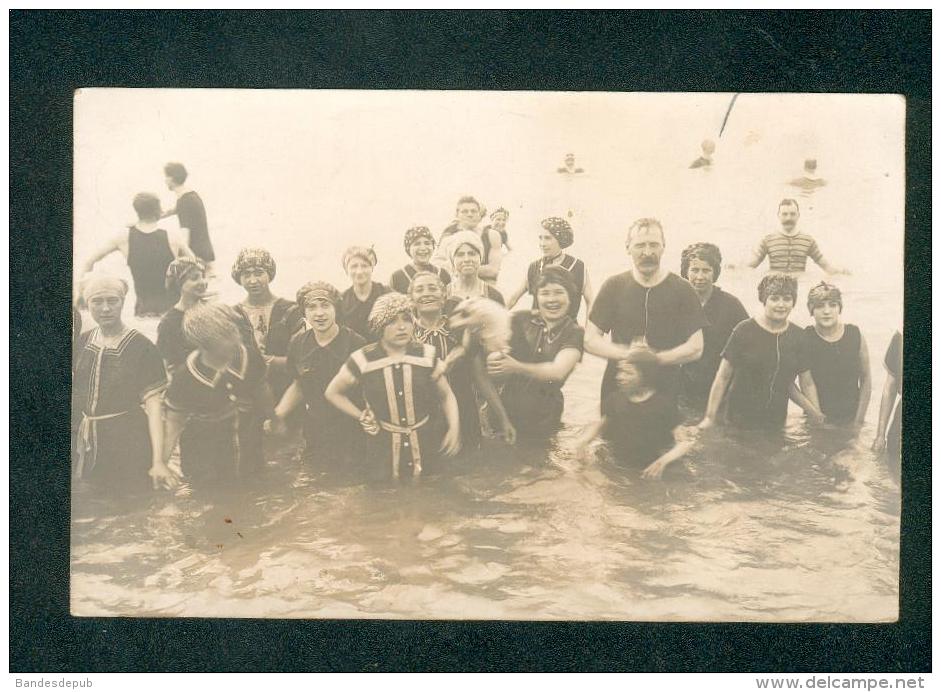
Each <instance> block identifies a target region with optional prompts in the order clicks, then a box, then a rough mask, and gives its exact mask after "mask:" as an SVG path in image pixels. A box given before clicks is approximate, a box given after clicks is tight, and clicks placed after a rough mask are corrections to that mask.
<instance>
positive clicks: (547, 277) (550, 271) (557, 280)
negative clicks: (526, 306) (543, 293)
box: [533, 265, 578, 304]
mask: <svg viewBox="0 0 941 692" xmlns="http://www.w3.org/2000/svg"><path fill="white" fill-rule="evenodd" d="M549 284H558V285H559V286H561V287H562V288H564V289H565V292H566V293H567V294H568V296H569V302H570V303H574V302H575V297H576V294H577V293H578V289H577V288H576V287H575V280H574V279H573V278H572V274H571V273H570V272H569V271H568V270H567V269H563V268H562V267H557V266H555V265H549V266H548V267H546V268H545V269H543V270H542V273H541V274H539V276H538V277H536V285H535V286H533V296H536V294H538V293H539V289H540V288H544V287H545V286H548V285H549ZM537 304H538V301H537Z"/></svg>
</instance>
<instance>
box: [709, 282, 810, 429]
mask: <svg viewBox="0 0 941 692" xmlns="http://www.w3.org/2000/svg"><path fill="white" fill-rule="evenodd" d="M758 299H759V300H760V301H761V303H762V305H764V306H765V309H764V312H762V313H761V314H759V315H758V316H757V317H753V318H751V319H747V320H745V321H744V322H741V323H739V325H738V326H736V327H735V329H734V330H732V335H731V336H730V337H729V342H728V343H727V344H726V346H725V348H724V349H723V351H722V362H721V363H720V365H719V370H718V372H716V377H715V381H714V382H713V383H712V389H711V390H710V392H709V402H708V405H707V407H706V414H705V417H704V418H703V420H702V422H701V423H700V424H699V427H700V428H703V429H705V428H709V427H711V426H712V425H714V424H715V423H716V421H717V419H718V416H719V411H720V409H721V407H722V403H723V401H724V400H725V397H726V391H727V390H728V419H729V422H730V423H732V424H733V425H735V426H737V427H741V428H750V429H755V428H759V429H771V430H773V429H782V428H783V427H784V423H785V421H786V419H787V404H788V398H789V396H790V397H791V398H793V399H794V401H795V402H796V403H797V404H798V405H799V406H800V407H801V408H802V409H804V411H805V412H806V413H807V415H808V416H809V417H810V418H811V420H813V421H814V422H816V423H819V422H822V421H823V413H821V411H820V403H819V401H818V399H817V389H816V387H815V385H814V378H813V376H812V375H811V374H810V358H809V355H808V348H807V339H806V335H805V334H804V330H803V329H801V328H800V327H798V326H797V325H795V324H793V323H792V322H790V321H789V320H788V317H789V316H790V314H791V311H792V310H793V309H794V303H795V301H796V300H797V280H796V279H795V278H794V277H793V276H790V275H788V274H781V273H775V274H768V275H767V276H765V277H764V278H763V279H762V280H761V282H760V283H759V284H758ZM795 379H798V380H799V382H800V388H799V389H798V388H796V387H795V388H793V390H792V387H791V385H792V384H793V383H794V380H795ZM730 385H731V386H730Z"/></svg>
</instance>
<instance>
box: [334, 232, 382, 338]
mask: <svg viewBox="0 0 941 692" xmlns="http://www.w3.org/2000/svg"><path fill="white" fill-rule="evenodd" d="M378 263H379V258H378V257H376V251H375V250H373V249H372V248H371V247H362V246H359V245H353V246H352V247H349V248H347V250H346V252H344V253H343V270H344V271H345V272H346V275H347V276H349V277H350V281H352V284H353V285H352V286H350V287H349V288H348V289H346V290H345V291H344V292H343V295H342V296H341V298H340V306H339V309H338V310H337V322H338V323H339V324H341V325H343V326H344V327H349V328H350V329H352V330H353V331H354V332H356V333H357V334H359V335H360V336H361V337H363V339H365V340H366V343H367V344H371V343H372V342H374V341H376V339H378V338H379V335H378V334H374V333H373V331H372V330H371V329H370V328H369V313H370V312H372V308H373V306H374V305H375V304H376V300H378V298H379V296H381V295H385V294H386V293H388V292H389V287H388V286H383V285H382V284H381V283H378V282H376V281H373V280H372V274H373V270H374V269H375V268H376V265H377V264H378Z"/></svg>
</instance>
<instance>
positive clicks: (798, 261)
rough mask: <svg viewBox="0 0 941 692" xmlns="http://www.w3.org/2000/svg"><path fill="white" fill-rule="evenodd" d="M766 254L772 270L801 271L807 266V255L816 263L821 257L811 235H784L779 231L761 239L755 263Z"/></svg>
mask: <svg viewBox="0 0 941 692" xmlns="http://www.w3.org/2000/svg"><path fill="white" fill-rule="evenodd" d="M766 255H767V257H768V261H769V263H770V265H771V266H770V270H771V271H773V272H802V271H804V270H805V269H806V268H807V258H808V257H810V258H811V259H813V260H814V262H816V263H817V264H820V261H821V260H822V259H823V253H821V252H820V248H819V247H818V246H817V241H816V240H814V239H813V238H812V237H811V236H809V235H807V234H806V233H796V234H795V235H786V234H784V233H781V232H780V231H778V232H776V233H769V234H768V235H766V236H765V237H764V238H762V239H761V244H760V245H759V246H758V249H757V250H756V252H755V256H756V258H757V262H756V264H761V262H762V261H763V260H764V258H765V256H766Z"/></svg>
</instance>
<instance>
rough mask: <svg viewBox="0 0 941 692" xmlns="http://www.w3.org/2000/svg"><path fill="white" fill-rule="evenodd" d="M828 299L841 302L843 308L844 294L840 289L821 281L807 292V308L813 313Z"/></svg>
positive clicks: (841, 308)
mask: <svg viewBox="0 0 941 692" xmlns="http://www.w3.org/2000/svg"><path fill="white" fill-rule="evenodd" d="M828 300H832V301H834V302H835V303H839V305H840V310H843V294H842V293H841V292H840V289H839V288H837V287H836V286H834V285H833V284H828V283H827V282H826V281H821V282H820V283H819V284H817V285H816V286H814V287H813V288H812V289H810V291H809V292H808V293H807V310H808V311H809V312H810V314H811V315H813V314H814V309H815V308H816V307H817V306H818V305H820V304H821V303H824V302H826V301H828Z"/></svg>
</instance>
